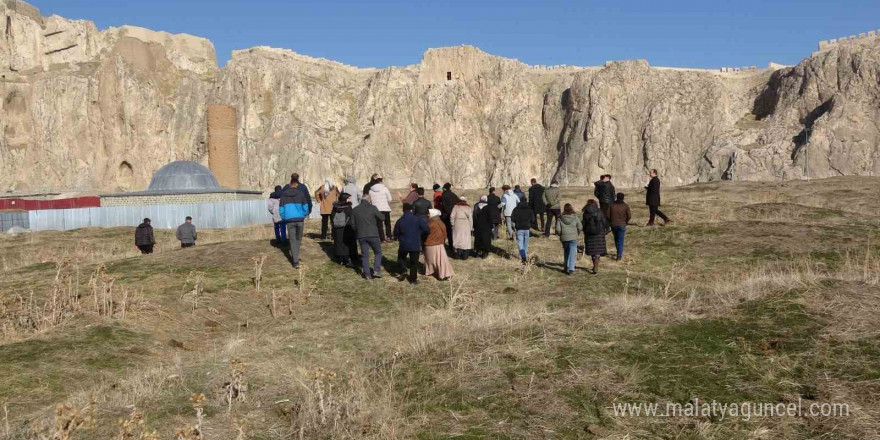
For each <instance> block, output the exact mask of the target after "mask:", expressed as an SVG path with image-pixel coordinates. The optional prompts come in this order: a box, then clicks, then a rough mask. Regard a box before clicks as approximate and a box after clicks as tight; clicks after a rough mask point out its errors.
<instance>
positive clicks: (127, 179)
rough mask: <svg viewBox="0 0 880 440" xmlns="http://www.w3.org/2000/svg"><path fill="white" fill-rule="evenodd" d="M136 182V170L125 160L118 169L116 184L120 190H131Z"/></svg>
mask: <svg viewBox="0 0 880 440" xmlns="http://www.w3.org/2000/svg"><path fill="white" fill-rule="evenodd" d="M133 180H134V169H133V168H132V166H131V164H130V163H128V161H127V160H123V161H122V163H120V164H119V168H117V169H116V182H117V183H118V184H119V187H120V189H130V188H131V184H132V181H133Z"/></svg>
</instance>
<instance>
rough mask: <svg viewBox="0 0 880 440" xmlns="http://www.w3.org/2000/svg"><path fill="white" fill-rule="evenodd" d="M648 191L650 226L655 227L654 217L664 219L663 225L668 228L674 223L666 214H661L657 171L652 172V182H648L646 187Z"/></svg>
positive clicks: (647, 201)
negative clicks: (668, 225)
mask: <svg viewBox="0 0 880 440" xmlns="http://www.w3.org/2000/svg"><path fill="white" fill-rule="evenodd" d="M645 189H646V190H647V191H646V192H645V204H646V205H648V213H649V217H648V225H647V226H654V217H655V216H656V217H660V218H661V219H663V225H662V226H666V225H667V224H669V223H672V220H669V217H666V215H665V214H663V213H662V212H660V178H659V177H657V170H655V169H652V170H651V180H650V181H649V182H648V186H646V187H645Z"/></svg>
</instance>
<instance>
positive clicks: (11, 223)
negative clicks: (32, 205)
mask: <svg viewBox="0 0 880 440" xmlns="http://www.w3.org/2000/svg"><path fill="white" fill-rule="evenodd" d="M30 224H31V223H30V220H29V219H28V213H27V212H0V233H2V232H6V231H8V230H10V229H12V228H13V227H15V226H18V227H21V228H25V229H29V228H30Z"/></svg>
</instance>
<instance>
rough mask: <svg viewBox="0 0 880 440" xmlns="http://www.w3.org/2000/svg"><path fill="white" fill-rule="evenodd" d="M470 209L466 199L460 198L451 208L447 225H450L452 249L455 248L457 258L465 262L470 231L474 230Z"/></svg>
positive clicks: (469, 242) (468, 252) (469, 251)
mask: <svg viewBox="0 0 880 440" xmlns="http://www.w3.org/2000/svg"><path fill="white" fill-rule="evenodd" d="M472 216H473V211H472V210H471V207H470V206H468V204H467V198H465V197H460V198H459V201H458V203H456V204H455V207H454V208H452V213H451V214H450V215H449V223H450V224H452V247H453V248H455V253H456V255H457V257H458V258H459V259H461V260H467V259H468V256H469V254H470V253H471V249H473V246H472V245H471V231H472V230H473V229H474V218H473V217H472Z"/></svg>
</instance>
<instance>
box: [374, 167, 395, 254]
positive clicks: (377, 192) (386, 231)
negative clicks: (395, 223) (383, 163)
mask: <svg viewBox="0 0 880 440" xmlns="http://www.w3.org/2000/svg"><path fill="white" fill-rule="evenodd" d="M373 181H374V182H376V183H374V184H373V186H371V187H370V202H371V203H372V204H373V206H375V207H376V209H378V210H379V212H381V213H382V216H384V217H385V220H384V221H383V222H382V223H384V226H385V227H384V228H383V227H382V226H383V225H379V240H380V241H382V242H383V243H390V242H391V237H393V235H391V191H389V190H388V187H387V186H385V184H384V183H382V176H380V175H378V174H377V175H376V178H375V179H373Z"/></svg>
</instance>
